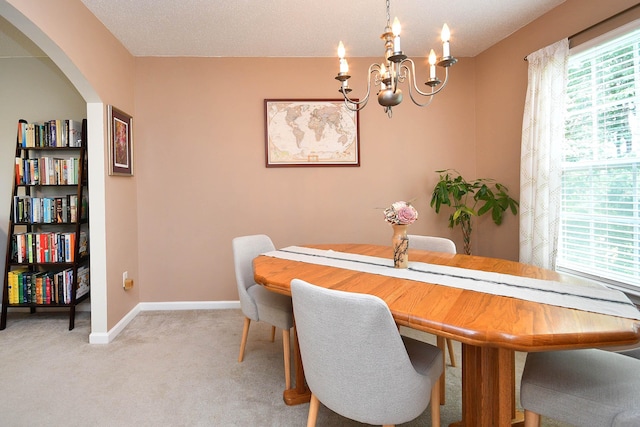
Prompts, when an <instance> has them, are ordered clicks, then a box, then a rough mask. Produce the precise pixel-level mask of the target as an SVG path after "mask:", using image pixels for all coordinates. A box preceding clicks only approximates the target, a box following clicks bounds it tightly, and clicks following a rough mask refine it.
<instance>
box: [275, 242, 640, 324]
mask: <svg viewBox="0 0 640 427" xmlns="http://www.w3.org/2000/svg"><path fill="white" fill-rule="evenodd" d="M263 255H266V256H270V257H275V258H281V259H287V260H291V261H301V262H306V263H309V264H318V265H326V266H329V267H337V268H342V269H346V270H355V271H362V272H365V273H371V274H379V275H383V276H389V277H397V278H402V279H409V280H414V281H418V282H425V283H433V284H437V285H444V286H450V287H455V288H460V289H467V290H472V291H477V292H484V293H487V294H492V295H501V296H507V297H512V298H519V299H523V300H527V301H534V302H539V303H543V304H550V305H556V306H560V307H567V308H575V309H578V310H583V311H590V312H594V313H601V314H608V315H612V316H618V317H627V318H630V319H636V320H640V312H639V311H638V309H637V308H636V306H635V305H634V304H633V303H632V302H631V301H630V300H629V298H628V297H627V296H626V295H625V294H624V293H623V292H620V291H616V290H614V289H609V288H607V287H604V286H601V285H599V284H596V283H594V286H593V287H592V286H584V285H579V284H570V283H562V282H556V281H552V280H541V279H532V278H528V277H520V276H512V275H509V274H501V273H492V272H487V271H479V270H471V269H466V268H459V267H449V266H443V265H437V264H427V263H423V262H415V261H409V268H407V269H398V268H394V267H393V260H392V259H387V258H379V257H372V256H367V255H357V254H351V253H346V252H337V251H333V250H323V249H314V248H305V247H300V246H289V247H286V248H283V249H279V250H276V251H271V252H266V253H264V254H263Z"/></svg>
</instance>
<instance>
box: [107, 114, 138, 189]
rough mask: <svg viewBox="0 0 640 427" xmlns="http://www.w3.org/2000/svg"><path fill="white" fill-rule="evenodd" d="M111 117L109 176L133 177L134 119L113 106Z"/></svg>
mask: <svg viewBox="0 0 640 427" xmlns="http://www.w3.org/2000/svg"><path fill="white" fill-rule="evenodd" d="M108 116H109V131H108V137H109V175H121V176H133V117H131V116H130V115H129V114H127V113H125V112H124V111H121V110H119V109H117V108H115V107H113V106H112V105H109V106H108Z"/></svg>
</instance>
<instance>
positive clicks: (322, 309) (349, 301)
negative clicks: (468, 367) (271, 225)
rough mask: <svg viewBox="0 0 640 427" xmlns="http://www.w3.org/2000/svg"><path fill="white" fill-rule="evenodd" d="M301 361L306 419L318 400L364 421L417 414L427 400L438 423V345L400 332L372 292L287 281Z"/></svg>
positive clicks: (393, 420)
mask: <svg viewBox="0 0 640 427" xmlns="http://www.w3.org/2000/svg"><path fill="white" fill-rule="evenodd" d="M291 295H292V298H293V311H294V315H295V320H296V332H297V334H298V343H299V345H300V355H301V357H302V365H303V366H304V372H305V376H306V379H307V384H308V386H309V389H310V390H311V393H312V394H311V404H310V406H309V418H308V421H307V426H308V427H309V426H315V423H316V419H317V415H318V409H319V405H320V402H322V403H323V404H324V405H325V406H326V407H328V408H329V409H331V410H333V411H334V412H336V413H338V414H340V415H342V416H344V417H347V418H350V419H353V420H356V421H359V422H362V423H369V424H383V425H394V424H400V423H404V422H408V421H410V420H413V419H414V418H417V417H418V416H419V415H420V414H422V413H423V412H424V410H425V409H426V408H427V406H428V405H429V400H430V399H431V419H432V425H433V426H439V425H440V402H439V399H440V397H439V396H440V392H439V387H440V381H439V378H440V375H441V374H442V370H443V362H442V351H441V350H440V349H439V348H437V347H435V346H432V345H430V344H427V343H423V342H421V341H417V340H414V339H411V338H408V337H401V336H400V333H399V332H398V328H397V327H396V324H395V322H394V320H393V317H392V316H391V312H390V311H389V307H387V305H386V304H385V302H384V301H383V300H381V299H380V298H378V297H376V296H373V295H365V294H358V293H351V292H342V291H337V290H330V289H325V288H322V287H319V286H315V285H312V284H309V283H307V282H304V281H302V280H299V279H294V280H293V281H292V282H291Z"/></svg>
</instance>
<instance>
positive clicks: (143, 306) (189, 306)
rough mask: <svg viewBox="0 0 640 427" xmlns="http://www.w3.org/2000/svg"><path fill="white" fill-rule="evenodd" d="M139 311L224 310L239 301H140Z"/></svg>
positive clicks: (233, 306)
mask: <svg viewBox="0 0 640 427" xmlns="http://www.w3.org/2000/svg"><path fill="white" fill-rule="evenodd" d="M138 306H139V307H140V311H173V310H225V309H230V308H240V301H175V302H141V303H140V304H138Z"/></svg>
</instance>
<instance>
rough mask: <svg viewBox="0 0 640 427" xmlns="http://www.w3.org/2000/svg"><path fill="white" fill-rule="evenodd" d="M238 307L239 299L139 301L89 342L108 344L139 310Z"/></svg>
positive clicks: (93, 335) (90, 335)
mask: <svg viewBox="0 0 640 427" xmlns="http://www.w3.org/2000/svg"><path fill="white" fill-rule="evenodd" d="M238 308H240V301H175V302H141V303H139V304H138V305H136V306H135V307H134V308H133V310H131V311H130V312H129V313H127V314H126V315H125V316H124V317H123V318H122V319H120V321H119V322H118V323H117V324H116V326H114V327H113V328H112V329H111V330H109V331H108V332H106V333H103V332H92V333H91V334H89V344H109V343H110V342H111V341H113V340H114V339H115V338H116V337H117V336H118V334H120V332H122V331H123V330H124V328H126V327H127V325H129V323H130V322H131V321H132V320H133V319H135V317H136V316H137V315H138V313H140V312H141V311H178V310H228V309H238Z"/></svg>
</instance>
